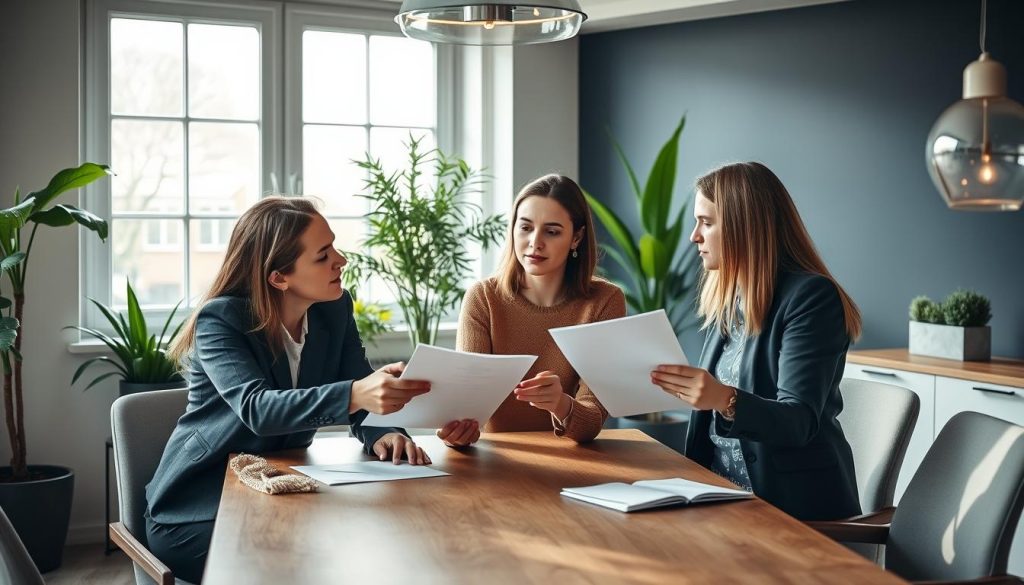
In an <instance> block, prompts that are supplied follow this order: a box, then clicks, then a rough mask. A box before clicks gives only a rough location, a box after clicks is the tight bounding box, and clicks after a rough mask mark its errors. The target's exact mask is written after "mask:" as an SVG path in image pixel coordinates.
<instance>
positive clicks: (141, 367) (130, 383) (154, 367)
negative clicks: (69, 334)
mask: <svg viewBox="0 0 1024 585" xmlns="http://www.w3.org/2000/svg"><path fill="white" fill-rule="evenodd" d="M125 286H126V287H127V288H128V310H127V312H128V318H127V319H125V317H124V315H122V314H120V313H115V312H114V311H113V310H112V309H111V308H110V307H108V306H106V305H104V304H103V303H100V302H99V301H97V300H96V299H89V301H90V302H92V304H94V305H96V308H97V309H99V310H100V313H102V314H103V316H104V317H106V319H107V321H108V322H109V323H110V326H111V328H112V329H113V334H111V335H108V334H106V333H104V332H102V331H100V330H98V329H91V328H89V327H79V326H77V325H71V326H69V327H67V328H69V329H77V330H79V331H81V332H82V333H85V334H87V335H91V336H92V337H95V338H96V339H99V340H100V341H102V342H103V343H104V345H106V346H107V347H108V348H110V351H111V352H113V354H114V357H113V358H110V357H107V356H105V355H104V356H99V357H94V358H92V359H88V360H86V361H85V362H83V363H82V365H81V366H79V367H78V370H76V371H75V375H74V376H72V378H71V384H74V383H75V382H77V381H78V379H79V378H80V377H81V376H82V374H84V373H85V371H86V370H88V369H89V368H90V367H91V366H92V365H93V364H108V365H110V366H112V367H113V370H112V371H108V372H105V373H102V374H100V375H98V376H96V377H95V378H93V380H92V381H91V382H89V385H88V386H86V387H85V390H88V389H89V388H92V387H93V386H95V385H96V384H98V383H100V382H102V381H103V380H106V379H107V378H110V377H112V376H120V377H121V380H120V394H121V396H124V395H125V394H132V393H134V392H143V391H146V390H164V389H167V388H182V387H184V386H185V380H184V378H182V377H181V373H180V372H179V371H178V364H177V363H175V361H174V360H172V359H171V358H170V357H169V356H168V355H167V351H166V348H167V344H168V342H170V340H171V339H174V337H175V336H176V335H177V334H178V331H179V330H180V329H181V326H182V324H183V323H184V321H182V322H179V323H178V326H177V327H176V328H175V329H174V331H172V332H171V334H170V335H167V330H168V329H169V328H170V326H171V323H172V322H173V321H174V315H175V313H177V311H178V307H179V306H180V305H181V302H180V301H179V302H178V304H177V305H174V309H172V310H171V314H170V315H168V316H167V320H166V321H164V324H163V328H162V329H161V331H160V336H159V337H157V336H156V335H150V334H149V330H148V328H147V326H146V319H145V317H144V315H143V314H142V308H141V307H140V306H139V300H138V298H137V297H136V296H135V291H134V290H132V285H131V283H126V284H125Z"/></svg>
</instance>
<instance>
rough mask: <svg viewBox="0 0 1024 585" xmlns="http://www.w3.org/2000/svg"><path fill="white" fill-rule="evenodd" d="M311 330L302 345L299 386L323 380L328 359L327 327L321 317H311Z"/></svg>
mask: <svg viewBox="0 0 1024 585" xmlns="http://www.w3.org/2000/svg"><path fill="white" fill-rule="evenodd" d="M308 323H309V331H307V332H306V340H305V341H304V342H303V345H302V359H301V360H299V388H310V387H312V386H317V385H319V384H320V383H322V382H323V373H324V362H325V361H326V359H327V346H328V341H329V339H328V337H329V336H328V334H327V328H326V327H324V325H323V323H321V322H320V320H319V319H313V318H310V319H309V321H308Z"/></svg>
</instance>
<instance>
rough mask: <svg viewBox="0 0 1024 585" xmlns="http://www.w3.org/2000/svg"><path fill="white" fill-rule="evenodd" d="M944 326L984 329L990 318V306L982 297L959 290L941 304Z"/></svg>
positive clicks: (972, 292)
mask: <svg viewBox="0 0 1024 585" xmlns="http://www.w3.org/2000/svg"><path fill="white" fill-rule="evenodd" d="M942 315H943V317H944V318H945V321H946V324H948V325H956V326H958V327H984V326H985V325H986V324H988V321H989V319H991V318H992V305H991V303H990V302H989V300H988V299H987V298H985V296H984V295H980V294H978V293H976V292H974V291H971V290H963V289H959V290H956V291H953V292H952V293H950V295H949V296H948V297H946V300H945V301H943V302H942Z"/></svg>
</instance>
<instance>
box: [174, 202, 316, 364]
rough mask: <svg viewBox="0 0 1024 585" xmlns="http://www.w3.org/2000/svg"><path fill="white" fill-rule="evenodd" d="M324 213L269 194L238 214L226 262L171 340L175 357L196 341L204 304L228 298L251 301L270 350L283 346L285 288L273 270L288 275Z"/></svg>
mask: <svg viewBox="0 0 1024 585" xmlns="http://www.w3.org/2000/svg"><path fill="white" fill-rule="evenodd" d="M317 215H319V212H318V211H317V208H316V205H314V203H313V202H312V201H310V200H309V199H302V198H299V197H267V198H265V199H262V200H261V201H260V202H259V203H257V204H255V205H253V206H252V207H250V208H249V209H248V210H247V211H246V212H245V213H243V214H242V217H240V218H238V223H237V224H236V225H235V229H234V230H232V232H231V239H230V240H229V241H228V249H227V253H226V254H225V256H224V264H222V265H221V267H220V270H219V271H218V272H217V277H216V278H214V280H213V284H212V285H211V286H210V290H209V291H208V292H207V293H206V295H204V296H203V300H202V302H201V303H200V305H199V307H197V308H196V310H195V311H194V312H193V313H192V316H191V317H189V320H188V322H187V323H186V324H185V326H184V327H183V328H182V330H181V333H180V334H179V335H178V337H176V338H175V339H174V341H173V342H172V343H171V349H170V356H171V357H172V358H173V359H175V360H177V361H178V362H179V363H183V362H184V361H186V360H187V359H188V355H189V353H190V352H191V351H192V348H193V346H194V345H195V339H196V318H197V317H198V315H199V311H200V310H201V309H202V305H203V304H205V303H206V302H207V301H209V300H211V299H215V298H217V297H223V296H232V297H242V298H245V299H248V300H249V302H250V307H251V310H252V317H253V322H254V323H255V326H254V327H253V329H252V331H263V332H264V334H265V335H266V336H267V340H268V342H269V344H270V349H271V351H272V352H273V353H274V354H275V355H277V352H278V351H280V350H281V349H282V348H283V347H284V334H283V332H282V328H281V302H280V301H281V291H279V290H278V289H276V288H274V287H272V286H270V283H269V282H268V280H267V279H268V278H269V277H270V274H271V273H272V272H274V271H277V272H280V273H281V274H289V273H291V271H292V270H293V269H294V268H295V260H296V259H298V257H299V255H300V254H302V252H303V250H302V243H301V237H302V233H303V232H305V231H306V228H307V227H309V224H310V223H312V221H313V218H314V217H316V216H317Z"/></svg>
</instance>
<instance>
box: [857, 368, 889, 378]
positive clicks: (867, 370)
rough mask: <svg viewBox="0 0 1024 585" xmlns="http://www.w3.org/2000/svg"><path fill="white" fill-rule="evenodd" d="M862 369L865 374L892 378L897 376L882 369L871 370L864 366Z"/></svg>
mask: <svg viewBox="0 0 1024 585" xmlns="http://www.w3.org/2000/svg"><path fill="white" fill-rule="evenodd" d="M861 371H863V372H864V373H865V374H874V375H876V376H888V377H890V378H895V377H896V374H894V373H892V372H882V371H879V370H869V369H867V368H864V369H863V370H861Z"/></svg>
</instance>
